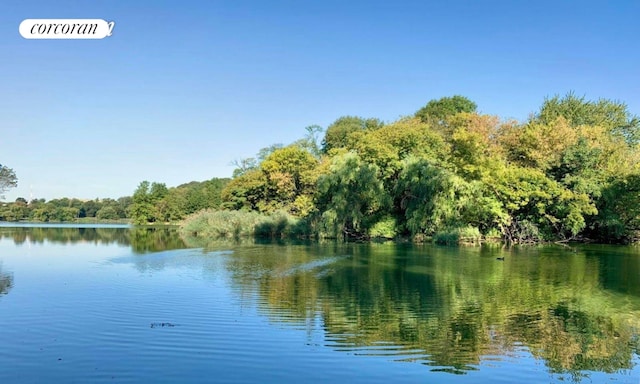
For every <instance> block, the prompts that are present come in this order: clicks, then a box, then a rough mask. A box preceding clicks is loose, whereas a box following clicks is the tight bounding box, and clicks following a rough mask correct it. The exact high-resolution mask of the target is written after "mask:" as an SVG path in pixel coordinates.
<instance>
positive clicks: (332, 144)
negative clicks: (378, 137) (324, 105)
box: [322, 116, 384, 153]
mask: <svg viewBox="0 0 640 384" xmlns="http://www.w3.org/2000/svg"><path fill="white" fill-rule="evenodd" d="M383 125H384V124H383V123H382V121H380V120H378V119H365V118H362V117H356V116H343V117H341V118H339V119H338V120H336V121H334V122H333V124H331V125H330V126H329V127H328V128H327V131H326V133H325V135H324V140H323V141H322V152H323V153H329V151H330V150H332V149H337V148H343V147H345V146H346V145H347V142H348V138H349V135H351V134H352V133H353V132H358V131H366V130H376V129H378V128H380V127H382V126H383Z"/></svg>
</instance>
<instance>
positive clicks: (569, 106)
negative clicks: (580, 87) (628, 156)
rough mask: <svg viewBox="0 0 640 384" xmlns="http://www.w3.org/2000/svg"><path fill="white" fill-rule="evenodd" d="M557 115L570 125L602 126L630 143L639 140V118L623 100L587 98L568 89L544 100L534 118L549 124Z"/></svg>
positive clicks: (635, 142)
mask: <svg viewBox="0 0 640 384" xmlns="http://www.w3.org/2000/svg"><path fill="white" fill-rule="evenodd" d="M558 117H563V118H565V119H566V120H567V121H568V122H569V124H570V125H571V126H573V127H577V126H581V125H587V126H599V127H603V128H605V129H606V130H607V131H608V132H610V133H611V134H613V135H617V136H620V137H622V138H624V140H625V141H626V142H627V143H628V144H630V145H632V144H637V143H638V142H639V141H640V119H639V118H638V116H635V115H632V114H631V112H629V109H628V108H627V105H626V104H625V103H622V102H619V101H612V100H608V99H599V100H597V101H589V100H586V99H585V97H584V96H583V97H578V96H576V94H575V93H573V92H569V93H568V94H567V95H565V96H564V97H560V96H557V95H556V96H554V97H552V98H547V99H545V101H544V103H543V104H542V107H541V108H540V111H539V112H538V114H537V115H536V117H535V119H536V120H538V121H540V122H542V123H547V124H548V123H551V122H553V121H555V120H556V119H557V118H558Z"/></svg>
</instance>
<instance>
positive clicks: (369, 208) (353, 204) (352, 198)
mask: <svg viewBox="0 0 640 384" xmlns="http://www.w3.org/2000/svg"><path fill="white" fill-rule="evenodd" d="M317 185H318V191H317V195H316V204H317V207H318V209H319V212H321V223H322V226H323V227H324V231H323V232H324V235H325V236H328V237H345V238H348V237H363V236H367V235H368V232H367V231H368V229H369V228H371V226H372V225H374V224H375V222H376V221H377V219H378V218H379V216H380V215H384V214H385V207H386V206H387V204H388V201H389V196H388V195H387V193H386V192H385V190H384V186H383V184H382V181H381V180H380V179H379V178H378V167H377V166H376V165H374V164H369V163H366V162H364V161H362V159H361V158H360V156H358V155H357V154H356V153H353V152H348V153H344V154H341V155H338V156H336V157H334V158H333V159H332V163H331V166H330V172H329V173H328V174H326V175H323V176H321V177H320V178H319V179H318V184H317Z"/></svg>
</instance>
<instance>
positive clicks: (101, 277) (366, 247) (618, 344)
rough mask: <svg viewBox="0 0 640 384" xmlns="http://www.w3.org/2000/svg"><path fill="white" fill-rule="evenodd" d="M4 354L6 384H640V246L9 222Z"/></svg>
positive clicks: (1, 287)
mask: <svg viewBox="0 0 640 384" xmlns="http://www.w3.org/2000/svg"><path fill="white" fill-rule="evenodd" d="M502 257H504V260H498V258H502ZM0 342H1V344H0V345H1V346H2V347H1V348H0V382H2V383H42V382H52V383H53V382H64V383H72V382H77V383H86V382H103V381H104V382H106V381H108V382H121V383H127V382H131V383H138V382H149V383H175V382H180V383H276V382H277V383H287V382H289V383H302V382H304V383H321V382H322V383H324V382H336V383H338V382H349V383H429V382H434V383H436V382H437V383H515V382H518V383H519V382H522V383H524V382H526V383H553V382H584V383H633V384H638V383H640V365H639V363H640V357H639V353H640V248H638V247H632V246H603V245H578V246H571V247H569V246H559V245H554V246H540V247H522V248H511V249H509V248H505V247H500V246H483V247H462V248H453V247H451V248H449V247H438V246H432V245H423V246H418V245H410V244H392V243H390V244H387V243H384V244H337V243H332V242H328V243H304V242H300V243H293V242H264V243H262V242H257V241H252V240H244V241H236V242H233V241H231V242H224V241H218V242H216V241H212V242H204V241H202V240H193V239H186V241H185V240H183V239H181V238H180V237H178V236H177V234H176V232H175V230H174V229H171V228H155V229H140V228H127V227H117V226H83V227H74V226H68V225H50V226H47V227H42V226H29V225H22V226H12V225H10V224H4V225H0Z"/></svg>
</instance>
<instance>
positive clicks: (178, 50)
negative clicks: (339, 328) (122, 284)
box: [0, 0, 640, 201]
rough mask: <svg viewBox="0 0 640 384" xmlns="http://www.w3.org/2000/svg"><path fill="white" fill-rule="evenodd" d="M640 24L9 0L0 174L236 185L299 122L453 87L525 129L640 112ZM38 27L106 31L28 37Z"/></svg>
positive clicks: (544, 7)
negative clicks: (584, 116)
mask: <svg viewBox="0 0 640 384" xmlns="http://www.w3.org/2000/svg"><path fill="white" fill-rule="evenodd" d="M638 15H640V2H638V1H635V0H616V1H590V0H583V1H562V0H555V1H546V0H538V1H524V0H522V1H521V0H509V1H481V0H468V1H461V0H448V1H427V0H422V1H402V0H397V1H378V0H371V1H359V0H351V1H343V0H338V1H336V0H325V1H304V0H296V1H280V0H270V1H247V0H232V1H231V0H230V1H215V0H211V1H190V0H181V1H161V0H154V1H135V0H132V1H116V0H109V1H102V0H96V1H90V2H89V1H29V0H25V1H19V2H18V1H5V2H2V4H0V87H1V88H0V89H1V90H2V92H0V164H3V165H6V166H8V167H10V168H12V169H13V170H14V171H15V172H16V175H17V177H18V187H17V188H14V189H11V190H9V191H8V192H6V193H5V201H14V200H15V199H16V198H17V197H25V198H27V199H29V198H31V197H32V198H45V199H47V200H50V199H53V198H61V197H76V198H80V199H95V198H118V197H121V196H128V195H132V194H133V191H134V190H135V188H136V187H137V186H138V184H139V183H140V182H141V181H143V180H149V181H155V182H162V183H165V184H166V185H167V186H168V187H172V186H177V185H180V184H183V183H186V182H190V181H194V180H195V181H204V180H208V179H211V178H213V177H230V176H231V174H232V172H233V168H234V167H233V166H232V165H231V162H232V161H234V160H239V159H242V158H246V157H252V156H254V155H255V154H256V152H258V150H260V148H263V147H267V146H269V145H271V144H274V143H283V144H288V143H291V142H293V141H295V140H297V139H299V138H301V137H303V136H304V134H305V130H304V128H305V127H307V126H310V125H320V126H322V127H324V128H326V127H327V126H328V125H330V124H331V123H332V122H333V121H335V120H336V119H337V118H339V117H341V116H345V115H351V116H361V117H367V118H368V117H375V118H379V119H381V120H383V121H386V122H391V121H394V120H397V119H398V118H400V117H402V116H407V115H411V114H413V113H415V112H416V111H417V110H418V109H420V108H421V107H422V106H424V105H425V104H426V103H427V102H428V101H429V100H432V99H438V98H441V97H445V96H452V95H463V96H466V97H468V98H469V99H471V100H473V101H474V102H475V103H476V104H477V105H478V110H479V111H480V112H481V113H487V114H492V115H497V116H500V117H501V118H504V119H511V118H514V119H517V120H521V121H523V120H526V119H527V118H528V117H529V116H530V115H531V114H532V113H535V112H536V110H537V109H538V108H539V107H540V105H541V104H542V102H543V101H544V99H545V97H550V96H554V95H565V94H566V93H567V92H570V91H573V92H575V93H576V94H577V95H580V96H585V97H586V98H587V99H590V100H597V99H598V98H607V99H612V100H617V101H622V102H625V103H626V104H627V105H628V107H629V110H630V111H631V112H632V113H633V114H639V115H640V66H639V64H638V63H639V62H640V60H639V59H640V49H639V48H640V23H638V22H637V18H638ZM36 18H40V19H44V18H51V19H55V18H58V19H60V18H65V19H71V18H78V19H104V20H106V21H113V22H115V26H114V28H113V34H112V36H109V37H106V38H104V39H98V40H32V39H24V38H23V37H22V36H21V35H20V34H19V31H18V26H19V25H20V23H21V22H22V21H23V20H25V19H36Z"/></svg>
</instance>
